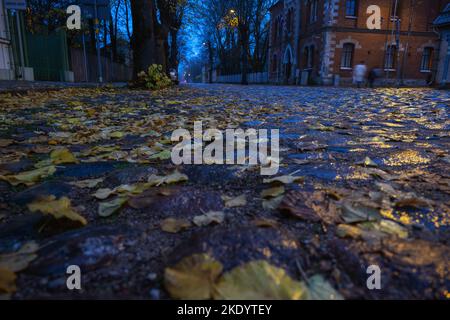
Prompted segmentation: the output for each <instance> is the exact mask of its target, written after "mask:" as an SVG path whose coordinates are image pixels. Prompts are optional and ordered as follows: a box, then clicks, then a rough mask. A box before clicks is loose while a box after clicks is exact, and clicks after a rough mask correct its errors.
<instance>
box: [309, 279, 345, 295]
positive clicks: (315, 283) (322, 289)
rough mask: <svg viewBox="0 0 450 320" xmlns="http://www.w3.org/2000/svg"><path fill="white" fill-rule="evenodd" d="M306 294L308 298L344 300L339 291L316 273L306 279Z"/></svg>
mask: <svg viewBox="0 0 450 320" xmlns="http://www.w3.org/2000/svg"><path fill="white" fill-rule="evenodd" d="M308 296H309V297H308V298H309V300H344V298H343V297H342V296H341V295H340V294H339V292H337V291H336V290H334V288H333V287H332V286H331V284H330V283H329V282H328V281H327V280H325V279H324V277H322V276H321V275H318V274H316V275H314V276H312V277H311V278H309V279H308Z"/></svg>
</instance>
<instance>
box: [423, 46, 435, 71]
mask: <svg viewBox="0 0 450 320" xmlns="http://www.w3.org/2000/svg"><path fill="white" fill-rule="evenodd" d="M432 65H433V48H432V47H426V48H424V49H423V55H422V63H421V64H420V70H422V71H431V67H432Z"/></svg>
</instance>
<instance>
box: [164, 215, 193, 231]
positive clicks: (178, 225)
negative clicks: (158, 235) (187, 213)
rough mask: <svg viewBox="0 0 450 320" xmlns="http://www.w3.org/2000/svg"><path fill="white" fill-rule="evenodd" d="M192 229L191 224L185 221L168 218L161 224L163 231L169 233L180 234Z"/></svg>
mask: <svg viewBox="0 0 450 320" xmlns="http://www.w3.org/2000/svg"><path fill="white" fill-rule="evenodd" d="M190 227H191V223H190V222H189V221H188V220H185V219H174V218H167V219H164V220H163V221H162V222H161V230H163V231H165V232H169V233H178V232H180V231H182V230H185V229H188V228H190Z"/></svg>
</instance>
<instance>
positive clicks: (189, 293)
mask: <svg viewBox="0 0 450 320" xmlns="http://www.w3.org/2000/svg"><path fill="white" fill-rule="evenodd" d="M222 269H223V267H222V264H221V263H220V262H218V261H216V260H214V259H213V258H211V257H210V256H209V255H207V254H194V255H192V256H189V257H186V258H184V259H183V260H181V261H180V262H179V263H178V264H177V265H175V266H174V267H173V268H166V270H165V272H164V285H165V287H166V290H167V291H168V292H169V294H170V296H171V297H172V298H174V299H190V300H200V299H210V298H211V297H212V291H213V286H214V283H215V281H216V279H217V278H218V277H219V275H220V274H221V273H222Z"/></svg>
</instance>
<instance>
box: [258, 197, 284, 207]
mask: <svg viewBox="0 0 450 320" xmlns="http://www.w3.org/2000/svg"><path fill="white" fill-rule="evenodd" d="M283 198H284V197H283V196H282V195H281V196H278V197H276V198H272V199H264V200H263V202H262V207H263V208H264V209H266V210H275V209H277V208H278V207H279V206H280V204H281V202H282V201H283Z"/></svg>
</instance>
